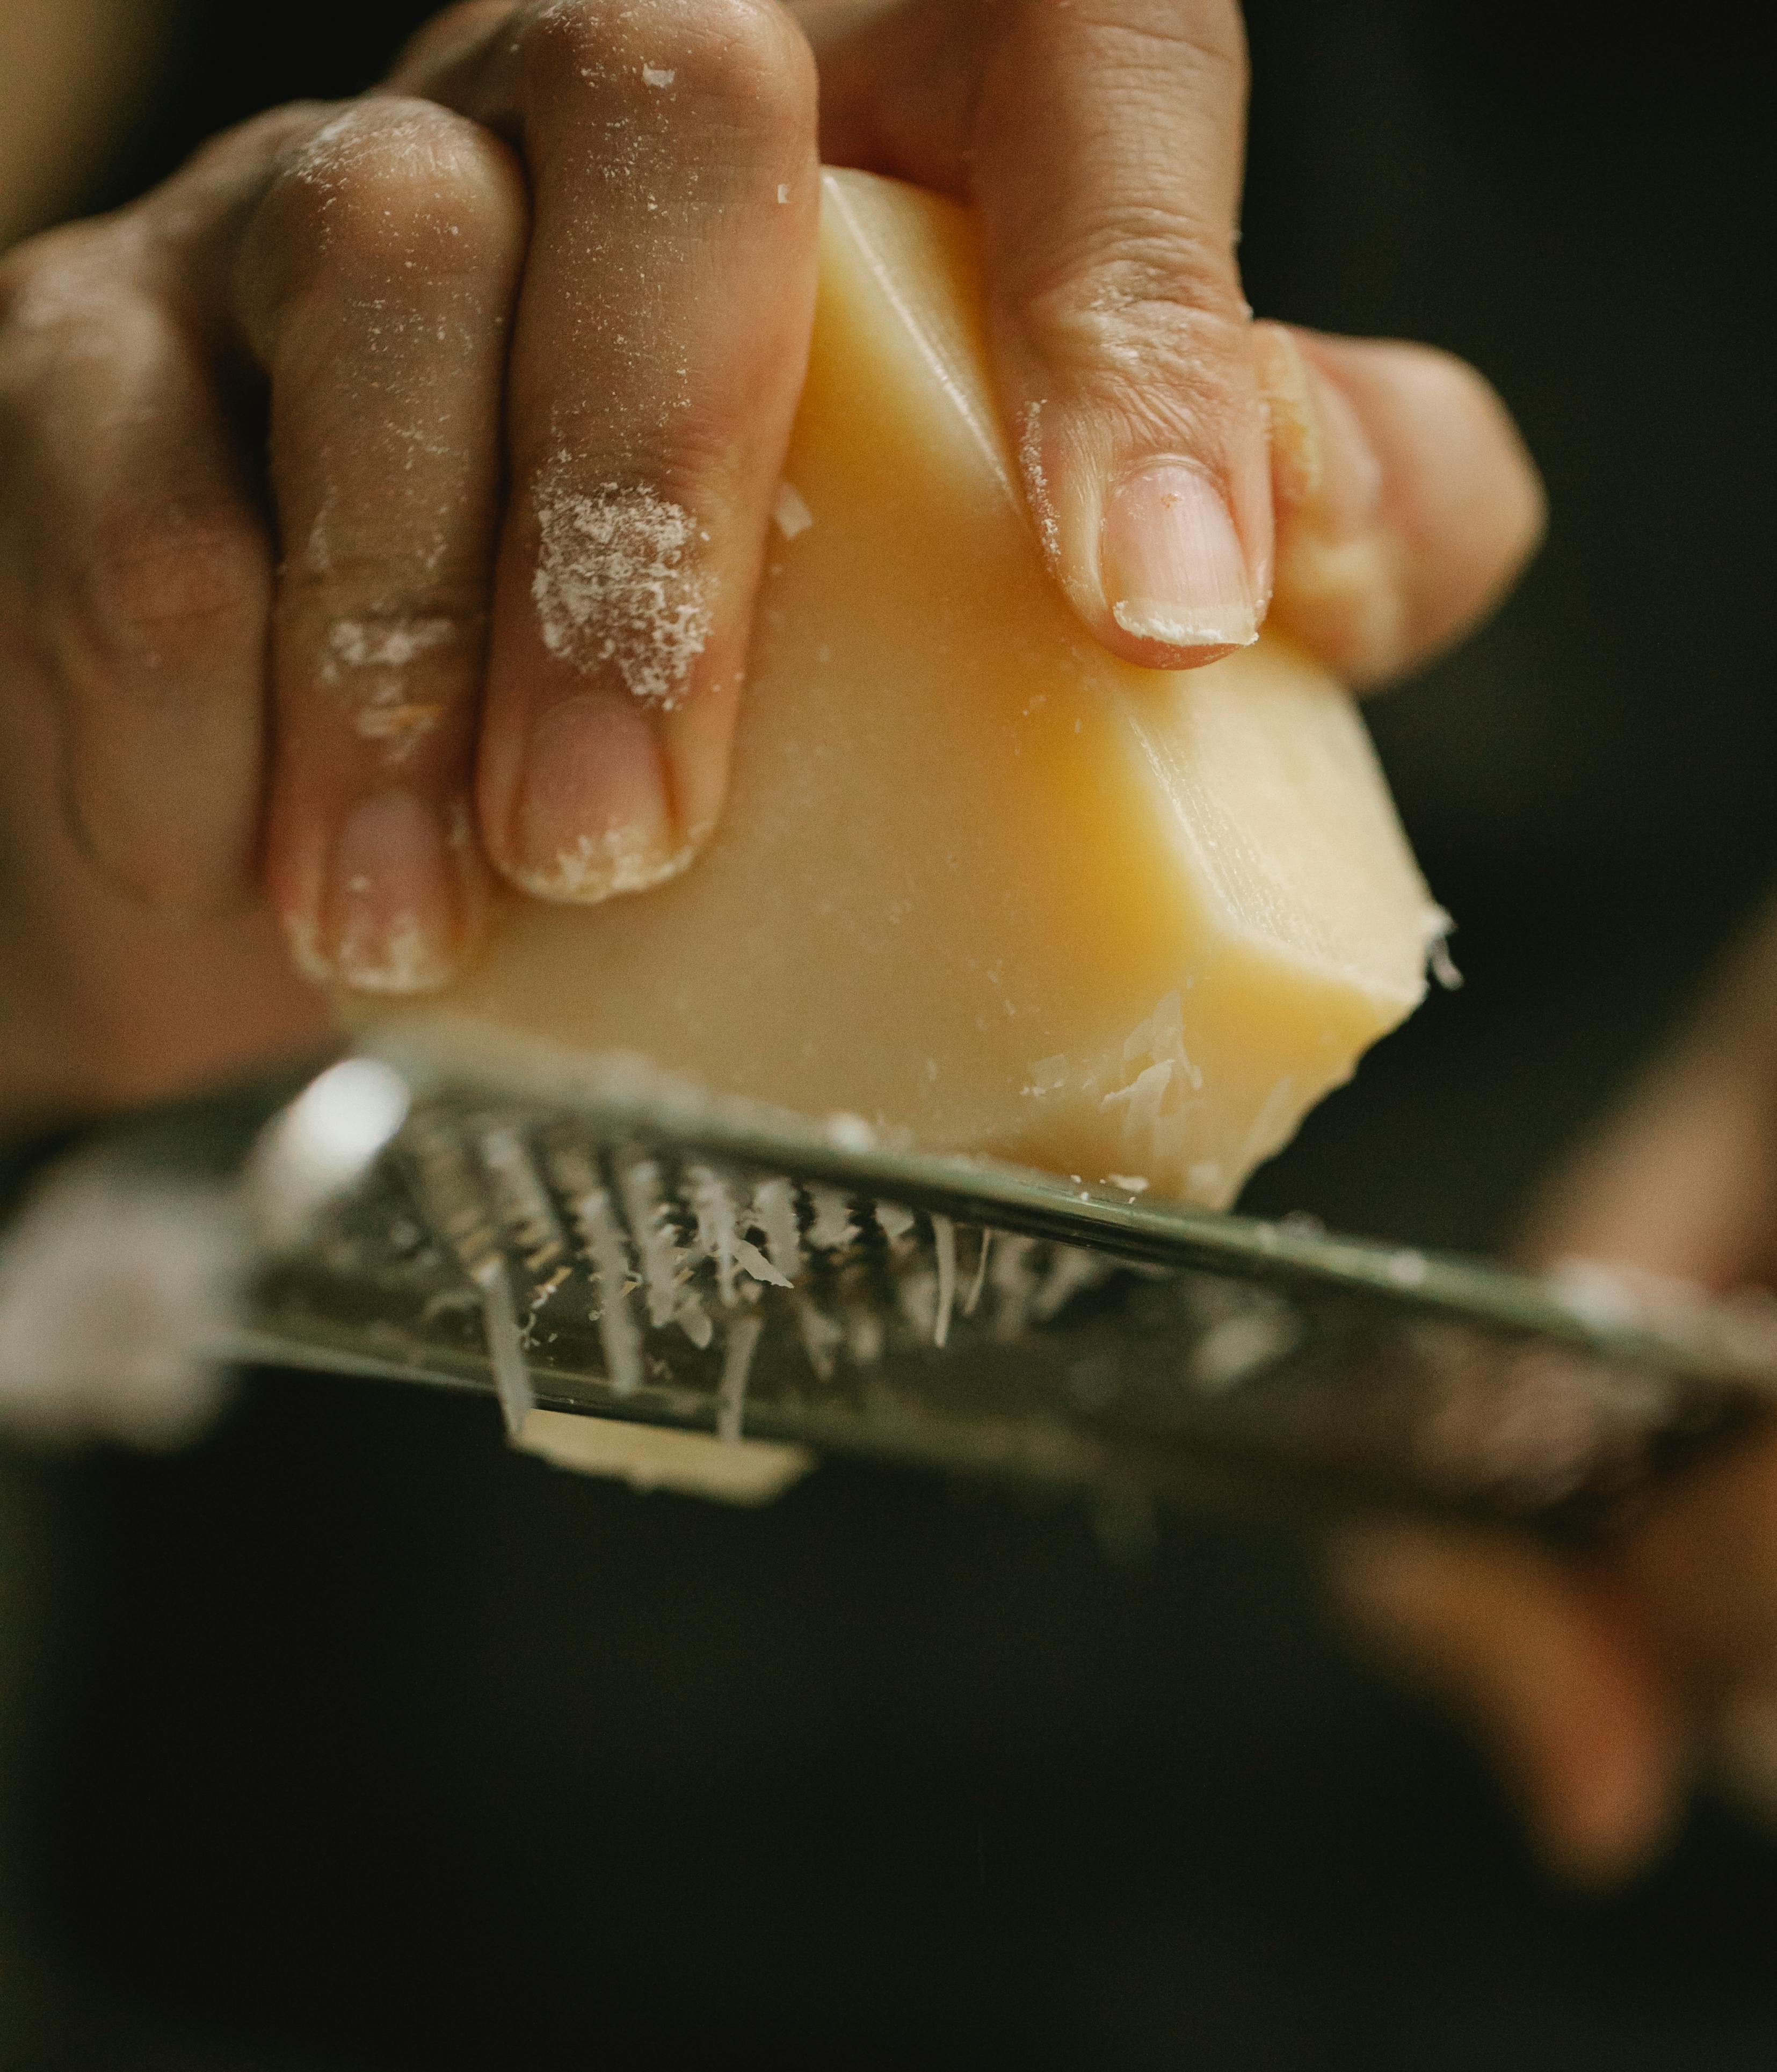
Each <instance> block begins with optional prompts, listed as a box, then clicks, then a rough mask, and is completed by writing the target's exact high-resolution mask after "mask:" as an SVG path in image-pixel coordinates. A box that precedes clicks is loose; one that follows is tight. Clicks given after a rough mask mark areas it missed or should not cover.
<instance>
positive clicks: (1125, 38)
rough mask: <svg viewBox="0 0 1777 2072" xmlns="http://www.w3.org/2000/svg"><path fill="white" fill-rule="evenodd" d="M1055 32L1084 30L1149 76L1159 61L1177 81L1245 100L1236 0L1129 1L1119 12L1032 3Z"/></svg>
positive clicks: (1070, 34)
mask: <svg viewBox="0 0 1777 2072" xmlns="http://www.w3.org/2000/svg"><path fill="white" fill-rule="evenodd" d="M1028 4H1029V6H1030V7H1031V9H1032V10H1034V11H1035V13H1036V14H1037V15H1038V16H1039V19H1042V20H1043V21H1045V22H1047V23H1048V24H1049V25H1050V26H1051V29H1052V31H1053V32H1054V33H1055V35H1059V36H1063V37H1067V38H1070V39H1071V38H1074V37H1077V36H1078V35H1080V34H1082V33H1083V32H1084V34H1086V35H1088V36H1091V37H1092V39H1094V40H1095V41H1096V42H1097V43H1100V46H1105V45H1109V46H1110V47H1112V48H1113V49H1119V48H1120V49H1121V50H1122V51H1124V52H1125V54H1126V55H1127V56H1128V57H1129V60H1131V61H1132V62H1133V64H1135V65H1136V66H1137V67H1138V68H1139V70H1140V71H1141V72H1142V73H1143V74H1146V75H1150V76H1151V74H1152V72H1153V70H1154V64H1155V61H1156V60H1157V59H1158V61H1159V62H1160V64H1162V65H1163V66H1164V68H1165V70H1166V72H1167V73H1168V74H1169V75H1170V76H1171V77H1173V78H1174V79H1177V78H1178V77H1179V76H1180V75H1184V76H1187V77H1191V78H1193V79H1195V80H1196V81H1197V82H1198V83H1199V84H1200V85H1201V86H1202V87H1203V88H1205V89H1207V92H1208V93H1211V94H1214V95H1218V96H1226V95H1228V94H1232V95H1233V96H1235V97H1244V95H1245V93H1246V90H1247V85H1248V65H1249V60H1248V54H1247V41H1246V32H1245V28H1244V23H1243V22H1242V19H1241V15H1240V9H1239V8H1238V7H1236V6H1233V5H1232V4H1231V0H1125V4H1123V5H1121V6H1117V7H1116V8H1114V9H1113V8H1110V7H1109V6H1106V5H1105V4H1104V0H1097V4H1096V6H1080V5H1078V4H1076V0H1028Z"/></svg>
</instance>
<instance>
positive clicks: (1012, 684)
mask: <svg viewBox="0 0 1777 2072" xmlns="http://www.w3.org/2000/svg"><path fill="white" fill-rule="evenodd" d="M786 479H787V482H788V485H789V489H790V491H793V494H790V493H786V494H785V495H784V496H783V497H782V498H781V499H780V501H779V513H780V518H779V526H778V528H776V529H775V531H774V534H773V537H772V541H771V548H770V550H769V553H768V554H767V561H768V564H769V573H768V574H767V579H766V582H765V586H764V590H763V596H762V598H761V602H760V606H759V619H758V627H757V632H756V635H755V641H754V646H753V652H752V657H751V670H750V673H749V676H748V680H747V689H746V694H745V704H744V708H743V710H742V717H741V720H740V726H739V733H738V740H737V742H736V746H735V752H734V780H733V788H732V791H731V792H730V797H729V800H728V804H727V808H726V813H725V815H724V817H723V820H722V824H721V826H720V828H719V829H718V832H717V833H716V835H715V836H714V839H713V840H712V841H711V842H710V845H709V847H708V849H706V850H705V853H704V854H703V856H702V857H701V859H700V860H699V861H697V863H695V864H694V865H693V866H692V867H691V868H690V869H689V870H688V871H687V872H686V873H685V874H684V876H682V877H681V878H678V879H677V880H676V881H674V882H671V883H669V884H667V885H664V886H660V887H659V888H657V889H656V890H652V891H650V892H648V893H645V894H641V895H639V896H634V897H627V898H619V899H615V900H612V901H611V902H609V903H608V904H607V905H604V906H596V907H590V908H574V907H570V906H547V905H544V904H542V903H540V902H534V901H531V902H523V903H522V904H521V905H518V904H515V906H513V907H512V909H511V910H510V911H508V912H507V913H506V914H505V915H504V917H503V919H502V920H501V922H500V926H499V928H498V930H497V931H496V939H495V940H494V942H493V943H492V948H490V949H489V951H488V952H487V954H486V956H484V957H483V960H481V961H480V963H479V964H478V965H477V967H476V968H475V969H474V970H473V971H472V972H471V973H470V974H469V975H468V976H466V977H465V978H464V979H463V980H462V981H461V982H460V983H459V984H458V985H455V986H454V987H453V988H452V989H450V991H448V992H447V993H444V994H442V995H441V996H438V999H437V1001H436V1006H437V1009H438V1011H440V1012H442V1013H448V1014H450V1016H452V1017H462V1016H463V1015H466V1014H467V1015H469V1016H471V1017H485V1018H487V1020H490V1021H492V1022H498V1023H500V1024H502V1025H504V1026H507V1027H508V1028H514V1027H516V1028H517V1029H520V1030H527V1031H531V1032H535V1033H537V1034H541V1035H543V1036H545V1037H548V1038H553V1039H555V1040H557V1041H558V1042H561V1043H562V1044H566V1045H569V1046H573V1047H574V1048H575V1049H578V1050H606V1049H620V1050H628V1051H631V1052H640V1053H642V1054H644V1055H645V1056H646V1057H647V1058H648V1059H650V1060H652V1062H653V1063H656V1065H658V1066H660V1067H663V1068H664V1069H665V1070H666V1071H670V1072H672V1073H674V1074H677V1075H681V1076H685V1077H688V1078H690V1079H695V1080H697V1081H700V1082H701V1083H704V1084H705V1085H706V1086H708V1087H710V1088H712V1089H714V1090H718V1091H725V1092H734V1093H740V1094H746V1095H750V1096H755V1097H756V1098H759V1099H761V1100H767V1101H769V1102H771V1103H774V1104H779V1105H780V1106H784V1107H787V1108H793V1109H796V1110H798V1111H800V1112H804V1113H808V1114H811V1115H815V1116H819V1115H821V1114H824V1113H826V1112H833V1111H840V1112H847V1113H850V1114H854V1115H857V1116H862V1117H863V1118H864V1119H865V1120H866V1121H868V1122H870V1123H871V1124H876V1125H878V1126H880V1127H882V1128H884V1129H886V1130H887V1131H891V1132H895V1133H907V1134H908V1135H911V1139H912V1140H913V1141H915V1143H917V1144H919V1145H923V1146H926V1147H929V1148H931V1149H937V1150H944V1151H968V1152H978V1153H998V1154H1000V1155H1002V1156H1005V1157H1010V1158H1012V1159H1015V1160H1018V1161H1024V1162H1026V1163H1030V1164H1035V1165H1042V1166H1047V1167H1050V1168H1051V1169H1054V1170H1057V1171H1059V1172H1063V1173H1067V1174H1078V1175H1080V1176H1083V1177H1084V1178H1087V1179H1091V1180H1098V1179H1100V1178H1104V1177H1106V1176H1108V1175H1123V1176H1128V1177H1132V1178H1138V1179H1139V1180H1141V1181H1146V1182H1150V1183H1151V1185H1152V1186H1154V1189H1155V1190H1156V1191H1161V1192H1165V1193H1168V1194H1182V1195H1186V1196H1189V1197H1190V1198H1192V1199H1194V1200H1195V1201H1198V1202H1205V1203H1208V1204H1211V1205H1216V1204H1222V1203H1225V1202H1228V1201H1229V1200H1230V1199H1232V1197H1233V1195H1234V1193H1235V1191H1236V1189H1237V1188H1238V1186H1240V1182H1241V1181H1242V1180H1243V1178H1244V1177H1245V1175H1246V1174H1247V1173H1248V1171H1249V1170H1250V1169H1251V1168H1252V1166H1253V1165H1254V1164H1255V1163H1256V1162H1257V1161H1258V1160H1259V1159H1261V1158H1262V1157H1265V1156H1266V1155H1267V1154H1268V1153H1270V1152H1271V1151H1273V1150H1274V1149H1277V1146H1278V1145H1281V1144H1282V1143H1283V1142H1284V1141H1285V1139H1286V1138H1287V1137H1289V1136H1290V1133H1292V1131H1293V1130H1294V1128H1295V1125H1296V1124H1297V1121H1298V1119H1299V1118H1300V1116H1302V1112H1304V1110H1305V1109H1306V1108H1308V1107H1309V1106H1310V1104H1311V1103H1313V1102H1314V1101H1315V1100H1318V1098H1319V1096H1321V1095H1322V1094H1323V1093H1325V1092H1326V1091H1327V1088H1328V1087H1332V1086H1335V1085H1336V1084H1337V1083H1339V1081H1341V1080H1342V1079H1345V1078H1346V1077H1347V1075H1348V1074H1349V1073H1350V1072H1351V1068H1352V1066H1353V1064H1354V1063H1355V1060H1356V1059H1357V1058H1358V1056H1359V1053H1360V1052H1361V1051H1362V1050H1364V1048H1365V1046H1367V1045H1368V1044H1369V1043H1371V1042H1373V1041H1374V1040H1375V1038H1377V1037H1378V1036H1380V1035H1381V1034H1383V1033H1384V1031H1385V1030H1388V1029H1390V1028H1392V1026H1394V1025H1395V1024H1396V1023H1397V1022H1399V1021H1400V1020H1401V1018H1402V1017H1404V1016H1405V1015H1406V1014H1407V1013H1409V1011H1410V1010H1411V1009H1412V1008H1413V1005H1414V1004H1415V1003H1416V1002H1417V1001H1418V999H1419V998H1420V996H1421V992H1422V989H1423V985H1424V967H1425V954H1426V950H1427V947H1428V943H1429V941H1430V940H1431V939H1432V937H1433V935H1434V932H1435V928H1436V923H1437V921H1438V918H1439V917H1438V915H1437V910H1436V909H1435V908H1434V907H1433V906H1432V904H1431V902H1430V901H1429V898H1428V897H1427V895H1426V892H1425V886H1424V885H1423V884H1422V883H1421V879H1420V878H1419V874H1418V873H1417V870H1416V869H1415V868H1414V865H1413V858H1412V856H1411V854H1410V853H1409V850H1408V848H1407V845H1406V843H1405V840H1404V838H1403V837H1402V834H1401V828H1400V826H1399V824H1398V823H1397V820H1396V817H1395V814H1394V810H1393V808H1392V804H1391V802H1390V800H1389V798H1388V791H1387V790H1386V788H1385V787H1384V783H1383V779H1382V777H1381V775H1380V772H1379V771H1378V769H1377V767H1376V761H1375V759H1374V756H1373V754H1372V750H1371V747H1370V744H1369V741H1368V737H1367V735H1366V734H1365V732H1364V726H1363V722H1361V720H1360V719H1359V717H1358V715H1357V713H1356V710H1355V707H1354V706H1353V705H1352V702H1351V699H1350V698H1349V697H1347V695H1346V693H1344V692H1343V690H1342V689H1340V688H1339V686H1338V685H1336V684H1335V683H1333V682H1331V680H1329V679H1328V678H1327V676H1326V675H1325V674H1324V673H1323V672H1322V671H1321V670H1320V669H1319V668H1317V667H1316V666H1315V665H1314V664H1312V663H1311V662H1310V661H1309V660H1306V658H1305V657H1304V656H1302V655H1301V654H1300V653H1298V652H1296V651H1295V650H1294V649H1293V648H1290V647H1289V646H1288V645H1286V644H1285V643H1284V642H1282V641H1281V640H1277V639H1270V638H1269V637H1268V638H1267V639H1265V640H1263V641H1261V643H1260V644H1259V645H1258V646H1257V648H1253V649H1251V650H1248V651H1247V652H1244V653H1242V654H1240V655H1239V656H1236V657H1234V658H1233V659H1232V660H1227V661H1224V662H1221V663H1219V664H1216V665H1214V666H1213V667H1211V668H1207V669H1201V670H1197V671H1193V672H1187V673H1183V674H1179V675H1176V676H1174V675H1167V674H1161V673H1156V672H1150V671H1145V670H1141V669H1137V668H1131V667H1129V666H1128V665H1126V664H1123V663H1121V662H1119V661H1117V660H1114V659H1113V657H1112V656H1109V655H1108V654H1106V653H1105V652H1103V651H1102V650H1101V649H1100V648H1099V647H1098V646H1097V645H1096V643H1094V642H1093V641H1092V639H1090V638H1089V636H1088V635H1087V633H1086V632H1085V631H1084V628H1083V627H1081V626H1080V623H1079V622H1078V621H1077V620H1076V619H1075V618H1074V617H1073V615H1072V614H1071V612H1070V611H1068V610H1067V607H1066V606H1065V605H1064V604H1063V602H1062V600H1061V599H1060V598H1059V595H1058V594H1057V593H1056V591H1055V589H1054V587H1053V586H1052V585H1051V582H1050V581H1049V580H1048V578H1047V576H1046V574H1045V573H1044V570H1043V565H1042V562H1041V560H1040V558H1039V549H1038V545H1037V542H1036V540H1035V535H1034V533H1033V530H1032V528H1031V525H1030V520H1029V519H1028V517H1027V516H1026V512H1025V508H1024V505H1023V504H1022V500H1021V498H1020V496H1019V495H1018V492H1017V490H1016V487H1015V486H1014V484H1015V476H1014V471H1013V469H1012V466H1011V463H1010V457H1009V455H1008V452H1007V450H1006V440H1005V436H1004V434H1003V431H1002V427H1001V426H1000V423H999V421H998V417H997V415H996V412H995V408H994V405H993V399H992V397H991V394H990V391H989V377H988V374H987V371H986V360H985V346H984V340H983V335H982V327H981V307H980V300H979V294H978V290H977V261H976V258H975V253H974V247H973V235H972V230H971V225H970V222H969V218H968V217H967V216H966V214H965V212H964V211H962V210H961V209H960V208H957V207H956V205H954V204H953V203H949V202H947V201H944V200H940V199H936V198H934V197H932V196H931V195H925V194H923V193H921V192H919V191H916V190H915V189H912V188H910V187H904V186H902V185H899V184H898V183H893V182H890V181H886V180H882V179H874V178H871V177H870V176H868V175H862V174H857V173H829V174H828V175H826V178H825V193H824V199H823V203H822V221H821V286H820V299H819V307H818V315H817V323H816V327H815V335H814V346H813V356H812V361H811V364H810V366H809V371H808V386H807V389H806V391H805V393H804V397H803V401H802V407H801V412H800V416H799V417H798V419H797V421H796V431H795V436H794V438H793V441H792V446H791V450H790V454H789V458H788V464H787V469H786ZM804 521H805V522H804ZM405 1012H406V1013H407V1015H408V1017H409V1018H411V1009H408V1010H405Z"/></svg>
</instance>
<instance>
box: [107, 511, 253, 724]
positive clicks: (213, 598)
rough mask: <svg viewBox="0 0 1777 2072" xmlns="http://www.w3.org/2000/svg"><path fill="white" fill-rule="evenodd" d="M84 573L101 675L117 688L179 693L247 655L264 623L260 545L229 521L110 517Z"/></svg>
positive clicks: (144, 694) (151, 693)
mask: <svg viewBox="0 0 1777 2072" xmlns="http://www.w3.org/2000/svg"><path fill="white" fill-rule="evenodd" d="M84 574H85V582H84V590H85V603H86V614H85V616H86V619H87V622H88V627H89V629H90V631H91V632H92V634H93V644H94V646H95V647H96V649H97V655H98V656H99V658H100V661H101V676H102V677H103V679H104V680H105V684H106V685H107V687H108V688H109V689H111V690H113V692H116V693H122V694H128V695H134V696H141V697H149V698H155V697H160V696H163V695H165V696H177V695H178V694H179V693H180V691H181V690H182V689H183V688H184V687H185V686H187V685H188V684H189V683H190V682H191V680H193V679H194V678H195V677H198V676H204V677H209V676H213V675H214V672H215V669H216V664H217V662H218V660H219V659H221V658H224V657H227V656H234V655H237V654H239V653H240V652H244V651H245V649H246V648H248V646H249V643H252V642H253V640H254V639H256V637H257V633H258V631H259V628H260V627H261V624H262V622H263V618H264V613H265V567H264V561H263V557H262V554H261V549H260V545H259V542H258V541H257V539H256V538H254V537H253V536H251V535H250V534H249V532H246V531H245V529H244V528H242V527H241V526H240V525H239V524H231V523H229V522H228V520H227V519H226V518H225V517H220V516H218V517H215V518H210V519H205V518H203V517H200V516H187V515H172V516H153V517H149V518H146V519H144V518H142V517H139V516H132V517H129V518H125V519H122V520H113V521H112V522H111V523H110V524H108V525H107V526H106V527H105V528H104V529H103V531H102V532H101V536H100V537H99V539H98V541H97V543H96V545H95V546H94V548H93V552H92V553H91V555H90V557H89V558H88V563H87V566H86V569H85V571H84Z"/></svg>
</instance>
